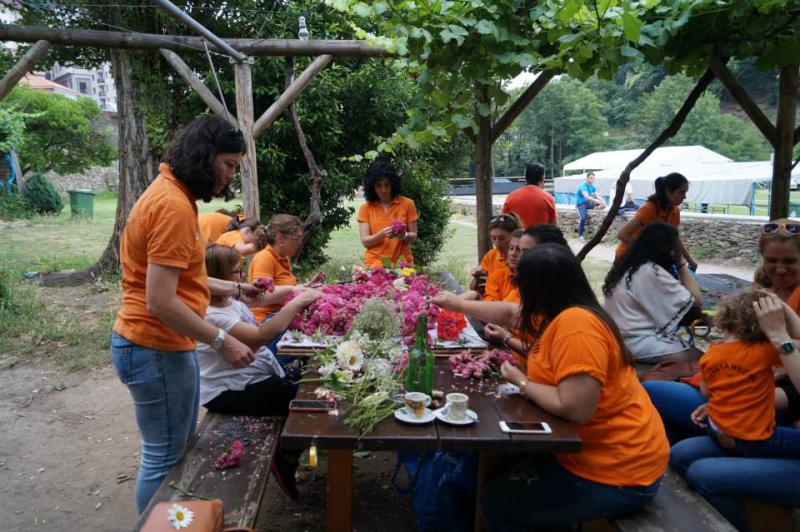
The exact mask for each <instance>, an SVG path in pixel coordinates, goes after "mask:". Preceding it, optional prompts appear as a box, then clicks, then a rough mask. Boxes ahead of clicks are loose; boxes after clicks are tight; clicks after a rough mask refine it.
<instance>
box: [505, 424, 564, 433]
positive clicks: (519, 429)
mask: <svg viewBox="0 0 800 532" xmlns="http://www.w3.org/2000/svg"><path fill="white" fill-rule="evenodd" d="M500 430H502V431H503V432H508V433H511V434H550V433H552V432H553V429H551V428H550V425H548V424H547V423H545V422H544V421H501V422H500Z"/></svg>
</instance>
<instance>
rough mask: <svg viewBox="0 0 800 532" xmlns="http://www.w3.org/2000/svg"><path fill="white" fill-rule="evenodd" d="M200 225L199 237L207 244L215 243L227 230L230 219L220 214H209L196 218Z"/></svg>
mask: <svg viewBox="0 0 800 532" xmlns="http://www.w3.org/2000/svg"><path fill="white" fill-rule="evenodd" d="M197 222H198V223H199V225H200V236H201V237H203V240H204V241H205V242H207V243H211V242H216V241H217V239H218V238H219V237H220V235H222V233H224V232H225V229H227V228H228V224H229V223H230V222H231V217H230V216H228V215H227V214H222V213H221V212H209V213H207V214H201V215H200V216H198V217H197Z"/></svg>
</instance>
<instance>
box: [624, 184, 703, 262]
mask: <svg viewBox="0 0 800 532" xmlns="http://www.w3.org/2000/svg"><path fill="white" fill-rule="evenodd" d="M655 187H656V193H655V194H653V195H652V196H650V197H649V198H647V202H646V203H645V204H644V205H642V206H641V208H639V210H638V211H636V216H635V217H634V218H633V219H632V220H630V221H629V222H628V223H626V224H625V225H623V226H622V227H621V228H620V230H619V232H618V233H617V236H618V237H619V240H620V242H619V245H618V246H617V251H616V256H617V257H620V256H622V254H623V253H624V252H625V251H626V250H627V249H628V247H629V246H630V245H631V243H632V242H633V241H634V240H635V239H636V237H637V236H639V233H640V232H641V230H642V228H644V226H646V225H648V224H651V223H653V222H662V223H667V224H670V225H674V226H675V227H678V224H680V223H681V211H680V209H679V208H678V207H680V205H681V203H683V200H685V199H686V193H687V192H688V191H689V180H688V179H686V177H684V176H683V175H682V174H679V173H677V172H673V173H671V174H667V175H666V176H664V177H658V178H656V182H655ZM678 245H679V247H680V250H681V255H683V257H685V258H686V262H687V263H688V264H689V269H691V270H696V269H697V262H695V260H694V259H693V258H692V256H691V255H690V254H689V250H688V249H686V246H684V245H683V242H681V241H680V239H678Z"/></svg>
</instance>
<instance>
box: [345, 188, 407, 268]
mask: <svg viewBox="0 0 800 532" xmlns="http://www.w3.org/2000/svg"><path fill="white" fill-rule="evenodd" d="M418 219H419V216H418V215H417V208H416V207H415V206H414V202H413V201H411V200H410V199H408V198H406V197H405V196H397V197H396V198H394V199H393V200H392V202H391V203H390V204H389V209H388V210H387V211H384V210H383V207H381V204H380V203H379V202H374V203H370V202H367V203H364V204H363V205H361V207H360V208H359V209H358V217H357V220H358V222H359V223H366V224H368V225H369V234H371V235H374V234H375V233H377V232H378V231H380V230H381V229H383V228H385V227H389V225H391V223H392V222H394V221H395V220H397V221H400V222H403V223H405V224H406V225H411V223H412V222H416V221H417V220H418ZM381 257H387V258H388V259H389V260H391V261H392V264H394V263H395V262H397V260H398V259H399V258H400V257H405V260H406V262H407V263H409V264H413V263H414V257H413V256H412V255H411V246H409V245H408V243H407V242H405V241H402V240H398V239H397V238H384V239H383V240H381V241H380V242H378V243H377V244H375V245H374V246H372V247H371V248H368V249H367V251H366V252H364V266H367V267H369V268H383V264H381Z"/></svg>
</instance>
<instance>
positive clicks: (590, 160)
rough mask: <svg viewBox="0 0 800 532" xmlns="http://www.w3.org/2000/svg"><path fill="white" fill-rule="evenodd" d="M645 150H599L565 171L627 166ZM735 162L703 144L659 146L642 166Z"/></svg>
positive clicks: (575, 162) (567, 165)
mask: <svg viewBox="0 0 800 532" xmlns="http://www.w3.org/2000/svg"><path fill="white" fill-rule="evenodd" d="M643 151H644V150H616V151H598V152H594V153H590V154H589V155H587V156H586V157H581V158H580V159H577V160H575V161H572V162H571V163H568V164H565V165H564V173H565V174H566V173H574V172H589V171H597V170H611V169H616V168H625V166H626V165H627V164H628V163H629V162H631V161H632V160H634V159H635V158H636V157H638V156H639V154H640V153H642V152H643ZM728 162H733V161H732V160H731V159H728V158H727V157H725V156H724V155H720V154H719V153H717V152H715V151H711V150H709V149H708V148H705V147H703V146H670V147H667V148H658V149H657V150H655V151H654V152H653V153H651V154H650V156H649V157H648V158H647V160H645V162H644V163H642V166H686V165H696V164H704V163H728Z"/></svg>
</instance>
